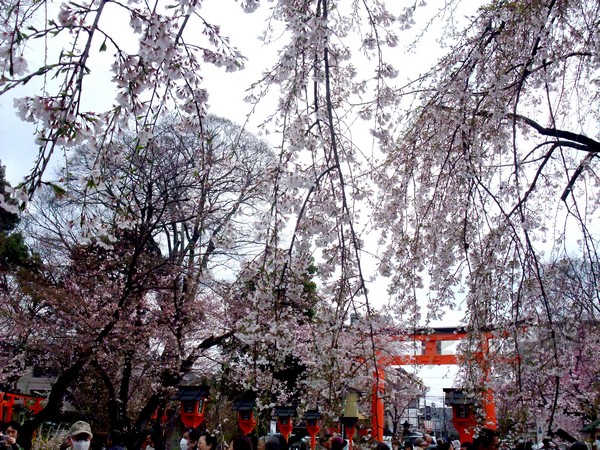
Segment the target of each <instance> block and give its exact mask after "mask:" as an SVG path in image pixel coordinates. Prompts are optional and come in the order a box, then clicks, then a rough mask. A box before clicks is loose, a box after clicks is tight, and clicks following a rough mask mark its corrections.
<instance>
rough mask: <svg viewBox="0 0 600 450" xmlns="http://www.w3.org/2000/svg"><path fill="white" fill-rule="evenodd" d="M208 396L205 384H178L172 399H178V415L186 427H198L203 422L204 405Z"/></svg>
mask: <svg viewBox="0 0 600 450" xmlns="http://www.w3.org/2000/svg"><path fill="white" fill-rule="evenodd" d="M207 398H208V387H207V386H180V387H179V392H177V395H176V396H175V397H174V398H173V400H179V401H180V402H181V407H180V410H179V416H180V417H181V422H182V423H183V425H184V426H185V427H186V428H198V426H200V425H201V424H202V423H204V406H205V404H206V399H207Z"/></svg>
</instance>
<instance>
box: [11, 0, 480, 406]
mask: <svg viewBox="0 0 600 450" xmlns="http://www.w3.org/2000/svg"><path fill="white" fill-rule="evenodd" d="M389 3H390V5H393V6H394V7H395V8H396V9H398V10H399V8H400V7H402V6H407V5H408V4H409V3H411V4H412V1H411V2H408V1H406V2H398V1H397V0H393V1H390V2H389ZM466 3H471V2H466ZM477 3H478V2H477ZM443 4H444V2H441V1H433V2H431V6H430V7H428V9H426V10H423V12H425V11H427V12H428V13H431V12H432V11H434V10H435V9H437V8H438V7H441V6H443ZM469 6H472V5H469ZM269 7H270V3H268V2H265V6H263V7H261V8H259V10H258V11H256V12H254V13H253V14H246V13H244V12H243V11H242V9H241V8H240V6H239V4H238V3H233V2H231V1H229V2H226V1H225V0H204V2H203V7H202V10H201V13H202V14H205V15H206V18H207V19H209V21H210V20H213V22H215V23H219V22H220V20H219V18H220V17H223V15H224V10H226V13H225V14H226V17H227V20H226V21H223V22H222V23H221V26H222V27H221V29H222V32H223V34H224V35H226V36H227V35H228V36H231V41H232V43H233V44H234V46H236V47H238V48H239V49H240V50H241V51H242V53H243V54H244V55H246V56H247V58H248V61H247V64H246V68H245V70H243V71H239V72H235V73H226V72H225V70H224V69H219V68H214V67H211V66H209V65H207V66H206V67H205V69H204V76H205V83H206V88H207V90H208V92H209V95H210V97H209V112H211V113H213V114H216V115H218V116H223V117H226V118H228V119H230V120H233V121H234V122H237V123H239V124H243V123H244V122H245V121H246V118H247V115H248V114H249V113H250V111H251V109H252V105H250V104H248V103H246V102H244V101H243V98H244V96H245V91H246V89H247V88H248V86H249V85H250V84H251V82H253V81H255V80H256V79H258V78H259V77H260V75H261V73H262V72H263V71H264V70H265V69H267V68H268V67H269V65H270V63H272V62H273V61H274V60H275V58H276V54H275V51H274V50H273V49H272V48H269V47H265V46H263V45H262V44H261V43H260V42H259V41H258V40H257V39H256V37H257V36H258V35H259V34H260V32H261V31H262V29H263V27H264V23H265V20H266V18H267V17H268V14H269ZM110 20H111V22H112V23H111V26H112V27H113V29H115V30H118V29H119V28H121V27H123V29H126V28H127V27H128V24H127V20H125V19H122V18H119V17H110ZM434 30H437V32H438V33H439V30H440V28H439V27H438V28H434ZM414 33H415V32H414V31H410V32H408V33H405V34H403V35H402V36H403V38H402V39H403V41H402V40H401V46H400V48H399V49H398V52H399V57H398V58H399V61H401V62H402V64H400V68H401V70H404V71H408V70H409V68H410V70H413V71H416V70H424V68H425V67H426V65H429V64H432V63H433V62H434V58H435V57H436V56H435V55H439V54H440V53H441V51H440V50H439V48H438V46H437V44H436V43H435V40H436V39H437V38H438V37H439V36H436V35H434V34H429V35H428V36H427V38H426V40H425V46H426V47H425V48H423V49H422V50H421V51H420V52H416V53H413V54H412V55H406V53H404V50H403V46H404V45H407V44H408V43H409V42H410V41H411V40H412V39H413V38H414ZM277 44H278V43H276V44H275V46H276V45H277ZM421 55H426V59H424V58H421ZM99 56H100V58H99V59H98V60H97V61H98V62H97V63H96V64H97V65H96V66H94V68H93V70H92V75H91V76H89V77H86V80H85V83H86V85H87V89H88V90H90V87H92V88H93V91H95V94H96V95H95V96H93V97H92V98H91V100H90V101H91V102H92V103H94V105H89V108H90V109H95V110H102V109H108V108H109V107H110V106H111V104H112V103H113V99H114V95H113V93H112V92H111V85H110V78H109V75H108V67H109V65H110V63H111V62H112V52H110V51H108V52H106V53H104V54H101V55H99ZM31 63H34V62H33V61H32V62H31ZM31 65H32V66H33V64H31ZM419 68H420V69H419ZM415 74H416V72H415ZM407 75H408V74H407V73H404V74H403V76H407ZM40 88H41V84H40V83H39V82H36V81H35V80H34V81H31V82H30V83H29V84H28V85H26V86H24V87H21V88H19V89H16V90H15V91H14V92H12V93H11V95H4V96H2V97H0V160H1V161H2V164H4V165H5V166H6V177H7V179H8V181H9V182H10V183H11V184H12V185H16V184H17V183H18V182H19V181H21V179H22V178H23V177H24V176H25V175H26V174H27V173H28V172H29V170H30V168H31V167H32V164H33V161H34V158H35V156H36V151H37V149H36V147H35V145H34V143H33V142H34V136H33V135H34V131H35V130H34V127H33V125H32V124H30V123H23V122H21V121H19V120H18V118H17V117H16V115H15V112H14V109H13V106H12V103H13V98H15V97H21V96H24V95H35V94H36V93H37V92H39V90H40ZM270 109H272V108H271V105H269V104H264V105H261V106H260V107H259V109H258V114H256V116H255V117H252V118H251V120H250V121H249V122H248V127H247V129H248V131H250V132H256V128H255V127H256V125H257V124H258V123H259V122H260V117H261V116H264V115H265V114H266V113H267V112H268V111H269V110H270ZM363 134H364V135H363V136H362V137H361V133H360V130H357V131H356V139H357V140H358V141H360V142H363V145H365V146H369V145H372V139H371V137H370V135H369V133H368V129H367V127H366V126H365V129H364V130H363ZM263 137H264V138H266V139H267V140H268V139H269V137H268V136H267V137H265V136H263ZM353 137H354V136H353ZM366 153H370V152H366ZM60 159H61V155H56V156H55V163H57V161H59V160H60ZM49 175H50V176H49V177H50V178H51V177H52V174H51V172H49ZM370 297H371V299H372V301H374V302H375V303H377V304H382V303H383V301H384V299H385V298H387V294H386V292H385V288H384V285H383V284H382V283H377V284H374V285H371V287H370ZM460 317H461V314H460V313H459V312H456V313H454V314H451V315H449V316H447V317H446V319H445V320H444V321H442V322H440V323H436V324H433V325H437V326H454V325H457V324H458V321H459V319H460ZM456 370H457V367H456V366H440V367H423V368H421V369H420V370H419V376H420V377H421V378H423V379H424V380H425V382H426V384H427V385H428V386H430V387H431V391H430V392H429V394H428V395H431V396H442V395H443V393H442V388H444V387H452V384H453V380H454V376H455V374H456Z"/></svg>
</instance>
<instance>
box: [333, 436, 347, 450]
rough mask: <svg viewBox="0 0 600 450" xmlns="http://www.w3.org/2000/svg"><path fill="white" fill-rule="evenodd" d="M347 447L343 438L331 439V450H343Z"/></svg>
mask: <svg viewBox="0 0 600 450" xmlns="http://www.w3.org/2000/svg"><path fill="white" fill-rule="evenodd" d="M345 446H346V443H345V442H344V439H343V438H342V437H341V436H334V437H332V438H331V450H342V449H343V448H344V447H345Z"/></svg>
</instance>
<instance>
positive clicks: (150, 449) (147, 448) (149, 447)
mask: <svg viewBox="0 0 600 450" xmlns="http://www.w3.org/2000/svg"><path fill="white" fill-rule="evenodd" d="M86 450H87V449H86ZM146 450H154V447H152V446H151V445H146Z"/></svg>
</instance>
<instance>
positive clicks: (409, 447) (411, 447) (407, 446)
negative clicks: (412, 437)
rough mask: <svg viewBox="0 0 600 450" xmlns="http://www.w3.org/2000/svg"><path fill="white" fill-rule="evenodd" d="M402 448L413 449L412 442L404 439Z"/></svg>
mask: <svg viewBox="0 0 600 450" xmlns="http://www.w3.org/2000/svg"><path fill="white" fill-rule="evenodd" d="M404 450H413V443H412V442H411V441H405V442H404Z"/></svg>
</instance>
